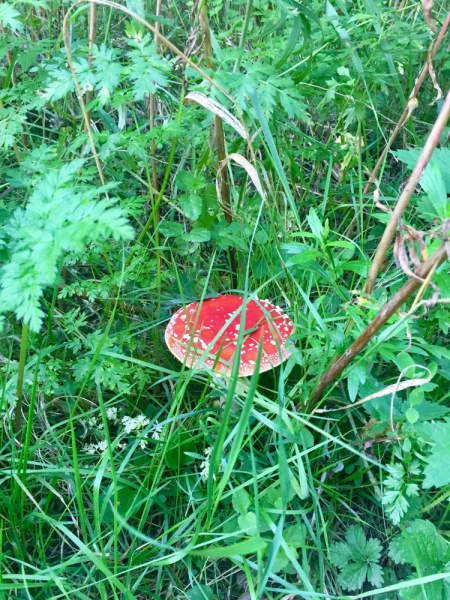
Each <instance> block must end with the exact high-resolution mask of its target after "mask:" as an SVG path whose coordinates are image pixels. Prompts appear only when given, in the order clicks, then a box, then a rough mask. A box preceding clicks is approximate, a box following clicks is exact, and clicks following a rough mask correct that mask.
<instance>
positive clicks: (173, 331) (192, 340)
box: [165, 295, 294, 377]
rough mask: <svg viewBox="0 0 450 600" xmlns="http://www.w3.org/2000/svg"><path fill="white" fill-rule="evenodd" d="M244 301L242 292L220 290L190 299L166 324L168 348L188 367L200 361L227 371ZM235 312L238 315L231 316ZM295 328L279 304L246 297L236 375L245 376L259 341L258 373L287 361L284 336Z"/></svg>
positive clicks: (252, 367)
mask: <svg viewBox="0 0 450 600" xmlns="http://www.w3.org/2000/svg"><path fill="white" fill-rule="evenodd" d="M243 300H244V298H243V297H242V296H237V295H223V296H218V297H217V298H212V299H210V300H204V301H203V303H202V305H201V307H200V303H199V302H193V303H192V304H188V306H186V308H184V307H182V308H180V310H178V311H177V312H176V313H175V314H174V315H173V317H172V318H171V320H170V322H169V324H168V326H167V329H166V335H165V339H166V344H167V346H168V347H169V350H170V351H171V352H172V354H174V355H175V356H176V357H177V358H178V360H180V361H181V362H186V365H187V366H188V367H192V366H194V365H195V364H196V363H197V362H199V368H202V366H203V365H205V366H206V367H208V368H210V369H212V368H214V370H215V371H216V372H217V373H221V374H223V375H226V376H228V375H230V374H231V369H232V367H233V361H234V355H235V352H236V347H237V338H238V335H239V329H240V327H241V325H240V323H241V311H240V309H241V307H242V304H243ZM234 314H236V316H235V317H234V318H233V319H232V320H230V319H231V318H232V317H233V315H234ZM227 323H228V325H227V326H226V328H225V329H224V327H225V325H226V324H227ZM293 330H294V325H293V323H292V321H291V320H290V319H289V317H288V316H287V315H285V314H284V313H283V311H282V310H281V308H279V307H278V306H274V305H273V304H271V303H270V302H268V301H267V300H259V301H255V300H250V301H249V302H248V303H247V307H246V312H245V329H244V339H243V343H242V347H241V352H240V356H239V361H240V362H239V375H240V376H244V377H248V376H250V375H252V374H253V373H254V371H255V367H256V358H257V356H258V348H259V344H260V343H261V342H262V345H263V347H262V354H261V364H260V367H259V372H260V373H262V372H263V371H268V370H270V369H272V368H274V367H277V366H278V365H280V364H281V363H282V362H283V361H285V360H286V359H287V358H288V357H289V355H290V352H289V350H287V348H286V345H285V344H286V340H287V338H288V337H289V336H290V335H291V334H292V332H293Z"/></svg>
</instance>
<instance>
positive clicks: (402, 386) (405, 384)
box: [313, 365, 431, 413]
mask: <svg viewBox="0 0 450 600" xmlns="http://www.w3.org/2000/svg"><path fill="white" fill-rule="evenodd" d="M417 366H418V367H422V365H417ZM422 368H423V367H422ZM429 381H431V374H430V376H429V377H426V378H416V379H408V380H407V381H402V382H401V383H393V384H392V385H388V386H387V387H385V388H383V389H382V390H380V391H379V392H375V394H370V396H366V397H365V398H363V399H362V400H358V402H353V403H352V404H347V405H346V406H341V407H339V408H317V409H316V410H314V411H313V412H314V413H329V412H336V411H337V410H348V409H349V408H353V407H354V406H359V405H361V404H364V403H365V402H369V401H370V400H375V398H383V396H390V395H391V394H393V393H396V392H401V391H402V390H407V389H408V388H410V387H419V386H421V385H424V384H425V383H428V382H429Z"/></svg>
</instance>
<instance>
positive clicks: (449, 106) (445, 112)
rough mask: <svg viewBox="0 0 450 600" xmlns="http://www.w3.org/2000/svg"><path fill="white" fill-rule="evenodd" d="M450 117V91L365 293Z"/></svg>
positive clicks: (378, 253)
mask: <svg viewBox="0 0 450 600" xmlns="http://www.w3.org/2000/svg"><path fill="white" fill-rule="evenodd" d="M449 118H450V92H448V94H447V97H446V99H445V101H444V104H443V105H442V108H441V112H440V113H439V116H438V118H437V119H436V122H435V124H434V125H433V129H432V130H431V133H430V135H429V137H428V139H427V142H426V144H425V146H424V148H423V150H422V152H421V154H420V156H419V160H418V161H417V163H416V166H415V167H414V170H413V172H412V173H411V176H410V178H409V180H408V183H407V184H406V186H405V187H404V189H403V192H402V194H401V196H400V198H399V199H398V202H397V204H396V206H395V208H394V210H393V213H392V215H391V218H390V219H389V221H388V224H387V225H386V229H385V230H384V233H383V237H382V238H381V240H380V243H379V244H378V248H377V251H376V252H375V256H374V257H373V260H372V264H371V266H370V271H369V276H368V278H367V281H366V284H365V286H364V291H365V292H366V293H367V294H370V293H371V291H372V290H373V286H374V285H375V280H376V278H377V276H378V272H379V271H380V268H381V265H382V264H383V261H384V257H385V256H386V253H387V251H388V248H389V246H390V244H391V241H392V237H393V235H394V233H395V230H396V228H397V225H398V220H399V219H400V218H401V217H402V216H403V213H404V212H405V209H406V207H407V206H408V204H409V201H410V200H411V197H412V195H413V194H414V192H415V189H416V187H417V184H418V183H419V181H420V178H421V177H422V175H423V171H424V169H425V167H426V166H427V164H428V162H429V160H430V158H431V156H432V154H433V152H434V150H435V148H436V146H437V144H438V142H439V138H440V137H441V135H442V131H443V129H444V127H445V125H446V123H447V121H448V119H449Z"/></svg>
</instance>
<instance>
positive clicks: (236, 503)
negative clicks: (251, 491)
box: [231, 489, 250, 514]
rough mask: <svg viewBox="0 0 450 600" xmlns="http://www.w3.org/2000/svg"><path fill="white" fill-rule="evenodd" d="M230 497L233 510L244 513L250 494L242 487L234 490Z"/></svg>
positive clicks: (248, 503)
mask: <svg viewBox="0 0 450 600" xmlns="http://www.w3.org/2000/svg"><path fill="white" fill-rule="evenodd" d="M231 498H232V503H233V508H234V510H235V511H236V512H238V513H242V514H245V513H246V512H247V508H248V507H249V506H250V496H249V495H248V492H247V491H246V490H244V489H240V490H237V491H236V492H233V495H232V497H231Z"/></svg>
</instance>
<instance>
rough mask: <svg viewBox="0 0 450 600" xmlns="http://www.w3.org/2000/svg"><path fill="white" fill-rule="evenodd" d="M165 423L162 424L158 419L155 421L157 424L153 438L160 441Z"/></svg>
mask: <svg viewBox="0 0 450 600" xmlns="http://www.w3.org/2000/svg"><path fill="white" fill-rule="evenodd" d="M163 427H164V425H160V424H159V423H158V421H155V425H154V427H153V433H152V440H156V441H159V440H160V439H161V433H162V430H163Z"/></svg>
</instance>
